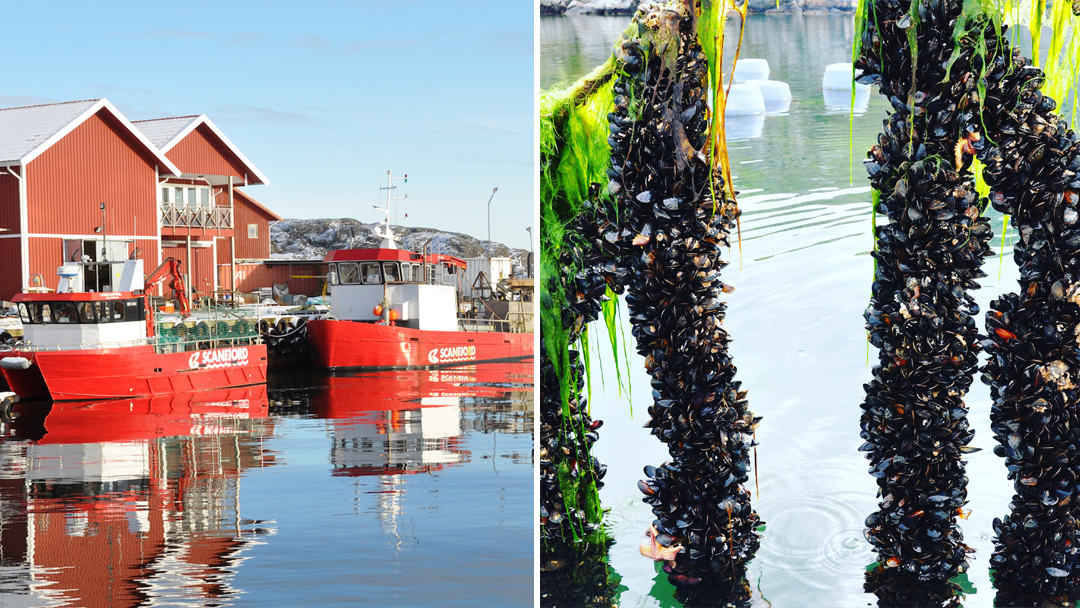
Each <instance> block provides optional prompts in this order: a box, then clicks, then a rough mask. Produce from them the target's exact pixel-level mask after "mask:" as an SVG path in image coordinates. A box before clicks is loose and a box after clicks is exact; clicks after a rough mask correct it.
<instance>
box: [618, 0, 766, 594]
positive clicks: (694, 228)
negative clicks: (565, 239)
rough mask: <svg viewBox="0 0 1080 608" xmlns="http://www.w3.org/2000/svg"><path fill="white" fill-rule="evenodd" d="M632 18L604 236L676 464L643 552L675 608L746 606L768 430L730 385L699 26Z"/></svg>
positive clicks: (657, 496) (718, 190) (660, 427)
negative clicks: (622, 274) (757, 462)
mask: <svg viewBox="0 0 1080 608" xmlns="http://www.w3.org/2000/svg"><path fill="white" fill-rule="evenodd" d="M635 19H636V20H637V21H638V22H639V23H641V24H643V25H644V27H643V28H642V29H641V30H640V32H641V36H640V37H637V36H632V37H627V38H624V40H623V41H622V42H621V44H620V45H619V46H617V48H616V56H617V57H618V58H619V60H620V63H621V66H622V70H621V73H620V76H619V78H618V80H617V81H616V83H615V84H614V93H615V97H614V105H615V110H614V112H613V113H611V114H610V115H609V116H608V118H609V120H610V131H611V136H610V138H609V139H608V142H609V143H610V145H611V169H610V170H609V173H608V176H609V178H610V181H609V183H608V193H609V194H610V195H611V196H613V197H614V198H615V200H616V201H617V208H618V209H620V210H621V212H622V213H621V216H619V217H618V218H614V217H610V218H608V221H609V222H610V224H609V226H608V227H607V229H605V230H604V231H603V235H604V239H605V240H606V241H607V242H609V243H611V245H612V250H615V249H617V250H618V251H621V252H623V253H622V258H623V259H625V260H628V263H629V270H630V272H629V273H628V276H627V280H626V286H627V294H626V297H625V300H626V303H627V306H628V308H629V311H630V321H631V324H632V327H633V331H632V333H633V336H634V338H635V339H636V342H637V350H638V352H639V353H641V355H642V356H644V358H645V367H646V370H647V371H648V373H649V374H650V376H652V387H653V401H654V402H653V405H652V406H650V407H649V422H648V423H647V424H646V426H648V427H649V428H651V429H652V433H653V434H654V435H656V436H657V437H658V438H659V439H660V440H661V441H663V442H664V443H666V444H667V445H668V451H669V453H670V454H671V460H670V461H669V462H667V463H664V464H663V465H661V466H659V467H652V466H649V467H646V468H645V474H646V477H647V479H646V480H643V481H641V482H640V483H639V484H638V487H639V488H640V489H641V491H642V492H643V493H644V494H645V497H644V500H645V502H646V503H648V504H650V505H652V511H653V513H654V515H655V516H656V519H655V520H654V521H653V523H652V525H651V526H650V529H649V539H648V540H647V541H646V543H644V544H643V545H642V547H641V551H642V553H643V554H645V555H647V556H649V557H652V558H653V559H657V560H662V561H664V562H665V565H664V566H663V568H664V570H665V571H666V572H667V573H668V575H669V580H670V581H671V582H672V583H673V584H674V585H675V586H676V589H677V597H678V598H679V599H680V600H682V601H684V602H687V603H689V604H703V605H721V604H726V603H728V602H733V601H734V602H737V603H738V602H741V601H745V600H746V599H747V598H748V597H749V588H748V586H747V584H746V581H745V564H746V562H747V561H748V560H749V559H750V558H752V557H753V555H754V553H755V551H756V550H757V548H758V543H759V540H758V534H757V531H756V529H757V528H758V526H760V525H761V522H760V520H759V518H758V515H757V514H756V513H755V512H754V510H753V508H752V507H751V505H750V494H749V492H748V491H746V490H745V489H744V488H743V486H742V484H743V483H744V482H745V481H746V480H747V471H748V469H749V465H750V458H749V456H750V449H751V447H752V446H753V445H754V443H753V435H754V429H755V427H756V425H757V423H758V421H759V420H760V419H759V418H757V417H755V416H754V415H753V413H751V412H750V411H748V410H747V402H746V399H745V392H743V391H741V390H740V383H739V382H738V381H735V380H734V376H735V366H734V365H733V364H732V361H731V358H730V356H729V354H728V348H727V345H728V342H729V338H728V334H727V331H726V330H725V329H724V327H723V319H724V310H725V304H724V302H723V301H722V300H721V299H720V297H721V295H722V294H723V293H725V292H730V291H731V288H730V287H729V286H727V285H725V284H724V283H723V282H722V281H721V280H720V271H721V269H722V268H723V267H724V266H725V265H726V262H724V261H723V260H722V259H721V256H720V253H721V247H724V246H728V245H729V234H730V231H731V230H732V229H733V228H734V225H735V219H736V217H737V216H738V208H737V206H736V205H735V203H734V201H733V200H731V199H730V198H729V197H728V196H727V194H726V192H725V185H724V181H723V178H722V177H721V174H720V169H719V167H714V166H712V165H711V164H710V162H709V158H708V156H707V155H708V154H709V152H710V150H709V141H708V139H709V137H708V121H709V109H708V107H707V105H706V94H707V88H708V86H707V64H706V57H705V55H704V54H703V53H702V52H701V48H700V46H699V45H698V44H697V42H696V36H695V33H694V27H693V22H692V19H691V18H690V17H689V16H688V15H686V14H684V13H682V12H680V10H677V9H676V8H671V7H666V6H660V5H657V4H653V3H645V4H643V5H642V6H641V7H639V9H638V13H637V15H636V17H635ZM664 45H669V46H666V47H665V46H664ZM676 46H677V49H676V48H675V47H676ZM676 51H677V52H676Z"/></svg>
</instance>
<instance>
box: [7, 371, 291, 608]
mask: <svg viewBox="0 0 1080 608" xmlns="http://www.w3.org/2000/svg"><path fill="white" fill-rule="evenodd" d="M46 407H47V406H45V405H42V404H30V403H28V404H19V406H18V408H19V413H20V414H21V417H20V418H17V419H16V420H15V421H14V422H12V423H10V425H8V428H5V429H3V431H4V434H5V436H4V437H3V439H2V440H0V462H2V463H3V466H2V468H0V594H3V595H2V596H0V599H2V603H3V605H5V606H19V605H26V606H31V605H43V603H45V604H53V605H77V606H86V607H89V608H95V607H98V606H136V605H161V604H169V603H183V604H199V605H204V604H207V603H211V604H213V603H217V602H220V601H221V600H224V599H226V598H229V597H232V596H235V595H236V594H237V593H238V592H239V590H237V589H235V588H233V587H232V584H231V581H232V579H233V577H234V575H235V572H236V569H237V568H238V567H239V565H240V563H241V562H242V561H243V560H244V554H245V552H246V551H247V550H248V549H249V548H250V547H251V546H252V545H255V544H260V543H263V542H265V537H266V536H267V535H269V534H272V533H273V531H274V527H273V524H272V523H270V524H268V523H265V522H258V521H253V520H246V519H244V518H243V517H242V514H241V511H240V499H239V497H240V478H241V476H242V475H243V474H244V471H246V470H248V469H252V468H256V467H266V466H270V465H273V464H274V458H273V455H272V454H270V453H268V451H267V450H266V449H265V448H264V446H263V440H264V438H265V437H267V436H269V435H271V434H272V433H273V425H272V423H271V421H270V419H269V418H268V417H267V412H268V408H267V398H266V389H265V387H252V388H246V389H229V390H224V391H214V392H212V393H200V394H198V396H197V397H193V396H187V397H169V398H165V399H139V400H122V401H111V402H96V403H81V402H78V403H57V404H54V405H53V406H52V409H51V410H50V411H49V413H48V415H47V416H46V417H45V418H44V420H43V421H42V420H41V419H40V414H39V413H37V412H40V411H41V410H42V409H44V408H46ZM23 600H25V602H24V601H23Z"/></svg>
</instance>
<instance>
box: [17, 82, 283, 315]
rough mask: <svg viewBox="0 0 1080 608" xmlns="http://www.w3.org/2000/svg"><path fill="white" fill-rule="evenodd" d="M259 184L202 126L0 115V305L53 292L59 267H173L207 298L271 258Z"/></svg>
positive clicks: (65, 107)
mask: <svg viewBox="0 0 1080 608" xmlns="http://www.w3.org/2000/svg"><path fill="white" fill-rule="evenodd" d="M266 183H268V180H267V179H266V177H265V176H264V175H263V174H262V173H261V172H260V171H259V170H258V168H256V167H255V165H254V164H252V163H251V161H249V160H248V159H247V157H246V156H244V154H243V153H242V152H240V150H239V149H237V147H236V146H235V145H234V144H233V143H232V142H231V141H229V139H228V138H227V137H225V135H224V134H223V133H222V132H221V131H220V130H219V129H218V128H217V126H216V125H214V123H213V122H211V121H210V119H209V118H207V117H206V116H183V117H177V118H161V119H155V120H142V121H134V122H132V121H129V120H128V119H127V118H125V117H124V116H123V115H122V114H121V113H120V112H119V111H118V110H117V109H116V108H115V107H114V106H113V105H112V104H111V103H109V101H108V100H106V99H98V100H87V101H73V102H67V103H58V104H48V105H39V106H27V107H20V108H9V109H0V299H4V300H10V299H11V297H12V296H13V295H14V294H15V293H18V292H19V291H21V290H22V289H23V288H25V287H27V286H31V285H38V284H40V285H43V286H45V287H49V288H55V287H56V282H57V277H56V269H57V267H58V266H60V265H61V264H63V263H64V261H67V260H72V259H78V258H80V257H81V256H83V255H88V256H90V258H91V259H92V260H101V259H111V260H119V259H123V258H127V257H129V256H130V255H132V254H133V253H134V254H135V255H137V256H139V257H141V258H142V259H143V260H145V265H146V268H147V271H149V270H151V269H153V268H155V267H156V266H157V265H158V264H159V263H160V261H161V260H162V259H163V258H164V257H165V256H171V257H174V258H176V259H178V260H180V262H181V268H182V269H183V271H184V272H185V273H186V274H188V275H189V283H190V286H191V289H192V290H193V291H194V292H196V294H197V295H200V296H210V295H212V294H213V292H214V291H216V290H218V289H233V288H239V289H240V290H244V289H247V290H248V291H253V290H254V289H255V288H257V287H262V286H266V287H268V286H269V284H267V285H251V284H250V282H246V283H248V284H241V283H240V281H238V280H237V277H238V276H241V275H244V276H246V275H247V274H250V273H245V272H242V270H243V269H242V268H238V265H250V264H251V262H253V261H260V262H261V261H263V260H268V259H269V258H270V222H272V221H275V220H279V219H281V218H280V216H278V215H277V214H275V213H274V212H273V211H271V210H269V209H267V208H266V207H265V206H263V205H262V204H260V203H259V202H258V201H256V200H255V199H254V198H252V197H251V196H250V195H248V194H247V193H245V192H243V191H242V190H240V189H239V187H240V186H251V185H261V184H266ZM102 203H104V211H103V210H102Z"/></svg>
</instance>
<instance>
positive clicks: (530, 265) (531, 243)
mask: <svg viewBox="0 0 1080 608" xmlns="http://www.w3.org/2000/svg"><path fill="white" fill-rule="evenodd" d="M525 230H526V231H528V233H529V278H532V273H533V242H532V226H526V227H525Z"/></svg>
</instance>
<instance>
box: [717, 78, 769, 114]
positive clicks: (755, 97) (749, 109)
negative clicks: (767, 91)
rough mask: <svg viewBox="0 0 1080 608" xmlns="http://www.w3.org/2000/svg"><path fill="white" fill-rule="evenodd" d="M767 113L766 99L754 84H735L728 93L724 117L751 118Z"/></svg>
mask: <svg viewBox="0 0 1080 608" xmlns="http://www.w3.org/2000/svg"><path fill="white" fill-rule="evenodd" d="M764 113H765V97H764V96H762V94H761V89H760V88H759V87H758V86H757V85H753V84H733V85H731V90H729V91H728V96H727V106H726V107H725V109H724V116H725V117H727V116H749V115H753V114H764Z"/></svg>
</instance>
